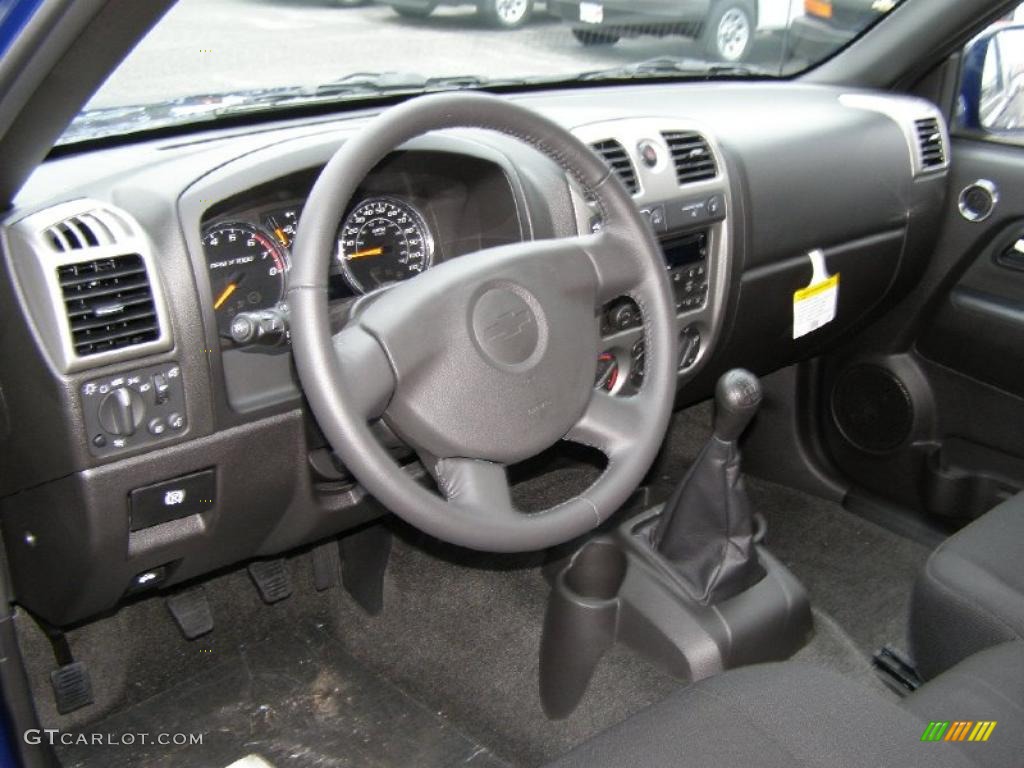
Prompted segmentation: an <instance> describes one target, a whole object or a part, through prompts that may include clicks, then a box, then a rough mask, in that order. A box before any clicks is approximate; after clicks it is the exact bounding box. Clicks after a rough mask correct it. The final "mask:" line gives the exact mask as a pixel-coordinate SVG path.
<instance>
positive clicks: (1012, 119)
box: [957, 4, 1024, 144]
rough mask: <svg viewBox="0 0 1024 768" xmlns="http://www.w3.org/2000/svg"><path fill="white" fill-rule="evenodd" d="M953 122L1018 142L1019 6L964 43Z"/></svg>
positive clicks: (1023, 101) (1023, 84)
mask: <svg viewBox="0 0 1024 768" xmlns="http://www.w3.org/2000/svg"><path fill="white" fill-rule="evenodd" d="M957 113H958V114H957V123H958V125H959V127H960V128H961V129H964V130H966V131H970V132H972V133H976V134H977V133H981V134H985V135H988V136H990V137H992V138H994V139H998V140H1001V141H1013V142H1016V143H1020V144H1024V4H1021V5H1020V6H1019V7H1018V8H1017V9H1016V10H1015V11H1014V12H1013V13H1010V14H1008V15H1007V16H1005V17H1004V18H1002V19H1000V20H999V21H997V22H996V23H995V24H993V25H992V26H990V27H989V28H988V29H986V30H985V31H984V32H982V33H981V34H980V35H978V36H977V37H976V38H974V40H972V41H971V42H970V43H968V45H967V48H966V50H965V51H964V65H963V73H962V76H961V83H960V99H959V102H958V105H957Z"/></svg>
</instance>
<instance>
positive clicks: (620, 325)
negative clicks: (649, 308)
mask: <svg viewBox="0 0 1024 768" xmlns="http://www.w3.org/2000/svg"><path fill="white" fill-rule="evenodd" d="M636 319H637V316H636V313H635V312H634V311H633V307H632V305H631V304H625V303H624V304H620V305H619V306H617V307H616V308H615V309H613V310H612V327H613V328H614V329H616V330H618V331H624V330H626V329H627V328H630V327H632V325H633V324H634V323H635V322H636Z"/></svg>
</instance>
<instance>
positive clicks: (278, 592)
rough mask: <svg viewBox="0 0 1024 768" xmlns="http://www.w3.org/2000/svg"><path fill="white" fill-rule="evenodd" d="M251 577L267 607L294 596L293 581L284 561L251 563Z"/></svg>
mask: <svg viewBox="0 0 1024 768" xmlns="http://www.w3.org/2000/svg"><path fill="white" fill-rule="evenodd" d="M249 576H251V577H252V581H253V583H254V584H255V585H256V589H258V590H259V593H260V597H261V598H263V602H264V603H266V604H267V605H271V604H272V603H276V602H278V601H280V600H284V599H285V598H286V597H290V596H291V594H292V579H291V576H289V575H288V568H287V566H286V565H285V561H284V560H257V561H255V562H253V563H249Z"/></svg>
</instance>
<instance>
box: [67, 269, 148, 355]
mask: <svg viewBox="0 0 1024 768" xmlns="http://www.w3.org/2000/svg"><path fill="white" fill-rule="evenodd" d="M57 279H58V281H59V283H60V289H61V293H62V294H63V298H64V308H65V311H66V313H67V319H68V328H69V330H70V331H71V344H72V346H73V347H74V350H75V354H76V355H78V356H79V357H86V356H89V355H96V354H99V353H101V352H110V351H113V350H116V349H124V348H126V347H134V346H137V345H139V344H145V343H147V342H151V341H156V340H157V339H158V338H159V337H160V322H159V319H158V317H157V311H156V304H155V302H154V301H153V291H152V288H151V287H150V284H149V276H148V275H147V273H146V264H145V262H144V261H143V260H142V257H141V256H140V255H138V254H130V255H125V256H114V257H111V258H105V259H97V260H95V261H83V262H79V263H77V264H65V265H63V266H60V267H57Z"/></svg>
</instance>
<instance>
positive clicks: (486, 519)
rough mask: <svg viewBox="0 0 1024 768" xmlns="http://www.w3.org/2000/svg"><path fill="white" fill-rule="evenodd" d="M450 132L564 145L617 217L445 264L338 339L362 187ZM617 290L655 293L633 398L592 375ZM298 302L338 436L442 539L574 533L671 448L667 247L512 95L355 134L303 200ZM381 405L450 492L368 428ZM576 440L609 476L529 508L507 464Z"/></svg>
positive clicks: (509, 546)
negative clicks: (422, 143)
mask: <svg viewBox="0 0 1024 768" xmlns="http://www.w3.org/2000/svg"><path fill="white" fill-rule="evenodd" d="M449 128H482V129H487V130H491V131H495V132H498V133H502V134H505V135H508V136H511V137H514V138H517V139H519V140H521V141H524V142H526V143H528V144H529V145H531V146H532V147H534V148H535V149H536V150H538V151H540V152H541V153H543V154H544V155H546V156H547V157H549V158H550V159H551V160H553V161H554V162H555V163H557V164H558V165H559V166H560V167H561V168H562V169H564V171H566V172H567V173H568V174H570V175H571V176H572V177H573V178H574V179H575V180H576V182H577V183H578V184H579V185H580V186H581V187H582V189H583V191H584V192H585V193H586V194H588V195H590V196H591V197H592V198H593V199H594V200H595V201H596V205H597V207H598V209H599V211H600V214H601V217H602V221H603V226H602V228H601V230H600V231H599V232H598V233H597V234H590V235H585V236H579V237H574V238H565V239H560V240H548V241H526V242H523V243H520V244H516V245H512V246H503V247H500V248H494V249H488V250H484V251H479V252H477V253H473V254H468V255H464V256H460V257H458V258H456V259H452V260H450V261H446V262H444V263H441V264H439V265H437V266H435V267H433V268H431V269H430V270H428V271H427V272H425V273H423V274H421V275H419V276H417V277H415V278H414V279H411V280H408V281H405V282H402V283H399V284H396V285H395V286H393V287H391V288H389V289H387V290H386V291H382V292H380V293H379V294H376V295H375V296H373V297H371V298H370V300H369V301H366V302H364V303H365V305H366V309H365V310H364V311H361V312H357V313H355V315H354V317H353V319H352V320H351V321H350V322H349V324H348V325H347V326H346V327H345V328H344V329H342V330H341V331H340V332H338V333H336V334H333V333H332V331H331V327H330V321H329V315H328V303H327V281H328V272H329V268H330V263H331V259H332V258H333V254H334V252H335V242H336V240H335V239H336V233H337V229H338V223H339V221H340V220H341V219H342V217H343V215H344V213H345V212H346V210H347V209H348V206H349V204H350V202H351V200H352V197H353V195H354V194H355V192H356V189H357V187H358V185H359V184H360V183H361V182H362V180H363V179H364V178H365V177H366V176H367V175H368V174H369V173H370V171H371V170H372V169H373V168H374V167H375V166H376V165H377V164H378V163H379V162H380V161H381V160H383V159H384V158H385V157H386V156H387V155H389V154H390V153H391V152H393V151H394V150H396V149H398V148H399V147H400V146H402V145H403V144H405V143H406V142H407V141H409V140H411V139H413V138H415V137H417V136H420V135H422V134H424V133H428V132H430V131H437V130H444V129H449ZM618 296H629V297H631V298H632V299H633V300H634V301H636V302H637V304H638V305H639V307H640V309H641V314H642V317H643V326H644V339H645V344H646V355H645V358H646V360H645V377H644V381H643V384H642V386H641V387H640V390H639V391H638V392H637V393H636V394H634V395H631V396H628V397H619V396H612V395H609V394H607V393H605V392H601V391H596V390H594V388H593V377H594V372H595V369H596V364H597V363H596V361H597V353H598V352H599V351H601V350H600V349H599V346H598V345H599V343H600V331H599V319H598V318H599V313H600V311H601V308H602V307H603V306H604V305H605V304H606V303H607V302H608V301H610V300H612V299H614V298H616V297H618ZM288 301H289V305H290V311H291V333H292V346H293V352H294V356H295V361H296V366H297V369H298V373H299V377H300V380H301V383H302V386H303V389H304V391H305V394H306V397H307V399H308V401H309V404H310V407H311V409H312V411H313V414H314V416H315V417H316V419H317V422H318V423H319V425H320V428H321V429H322V430H323V432H324V434H325V436H326V437H327V440H328V441H329V442H330V444H331V447H332V448H333V449H334V450H335V452H336V453H337V454H338V456H339V458H340V459H341V461H342V462H343V463H344V464H345V466H346V467H347V468H348V469H349V471H350V472H351V473H352V474H353V476H354V477H355V478H356V479H357V480H358V481H359V482H360V484H361V485H362V486H363V487H364V488H365V489H366V490H367V491H368V492H369V493H370V494H372V495H373V496H374V497H375V498H376V499H377V500H378V501H380V502H381V503H382V504H383V505H384V506H385V507H386V508H388V509H389V510H391V511H392V512H394V513H395V514H397V515H398V516H399V517H401V518H403V519H404V520H406V521H407V522H408V523H410V524H412V525H413V526H415V527H417V528H419V529H421V530H423V531H425V532H426V533H428V534H430V535H432V536H435V537H437V538H439V539H442V540H445V541H448V542H451V543H454V544H457V545H461V546H466V547H470V548H474V549H479V550H484V551H493V552H516V551H527V550H536V549H542V548H546V547H550V546H554V545H557V544H560V543H563V542H565V541H568V540H570V539H573V538H575V537H577V536H579V535H581V534H583V533H586V532H587V531H589V530H591V529H593V528H595V527H596V526H598V525H599V524H600V523H602V522H603V521H604V520H605V519H607V518H608V516H610V515H611V514H612V513H613V512H614V511H615V510H616V509H618V508H619V507H620V506H621V505H622V504H623V503H624V502H625V501H626V499H627V498H628V497H629V495H630V494H631V493H632V492H633V491H634V490H635V489H636V488H637V487H638V485H639V484H640V482H641V481H642V479H643V476H644V474H645V473H646V472H647V470H648V469H649V467H650V465H651V463H652V462H653V460H654V458H655V456H656V455H657V452H658V450H659V448H660V446H661V443H662V440H663V438H664V435H665V430H666V429H667V426H668V420H669V417H670V415H671V411H672V404H673V401H674V396H675V385H676V371H677V364H676V358H677V355H678V351H677V345H678V338H677V333H678V332H677V329H676V322H675V306H674V302H673V300H672V297H671V291H670V286H669V283H668V277H667V273H666V270H665V265H664V262H663V260H662V255H661V251H660V248H659V246H658V244H657V242H656V240H655V238H654V236H653V234H652V233H651V231H650V229H649V227H648V226H647V224H646V222H645V220H644V219H643V217H642V216H641V214H640V213H639V211H638V210H637V208H636V206H635V205H634V204H633V201H632V199H631V198H630V196H629V194H628V192H627V191H626V190H625V188H624V187H623V186H622V184H621V182H620V181H619V180H618V178H617V177H616V176H615V175H614V174H612V173H611V171H610V170H609V168H608V167H607V166H606V165H605V164H604V163H603V162H602V161H601V160H600V159H599V158H598V157H597V156H596V155H594V154H593V153H592V152H591V151H590V149H589V148H588V147H587V146H586V145H585V144H583V143H582V142H581V141H579V140H578V139H577V138H576V137H574V136H573V135H572V134H571V133H569V132H568V131H566V130H565V129H563V128H562V127H560V126H558V125H557V124H555V123H553V122H552V121H550V120H548V119H547V118H545V117H543V116H541V115H539V114H537V113H535V112H532V111H530V110H528V109H526V108H524V107H521V106H518V105H516V104H514V103H512V102H510V101H507V100H504V99H501V98H498V97H494V96H489V95H484V94H477V93H452V94H439V95H431V96H423V97H419V98H416V99H412V100H410V101H407V102H405V103H403V104H401V105H399V106H397V107H393V108H391V109H389V110H388V111H386V112H384V113H383V114H381V115H380V116H379V117H377V118H376V119H375V120H374V121H373V122H371V123H370V124H369V125H367V126H366V127H365V128H364V129H362V130H361V131H360V132H359V133H358V134H356V135H355V136H353V137H352V138H349V139H348V140H346V141H345V143H344V144H343V145H342V147H341V148H340V149H339V150H338V151H337V153H336V154H335V155H334V156H333V157H332V158H331V160H330V161H329V162H328V164H327V165H326V166H325V168H324V169H323V171H322V172H321V174H320V176H319V178H318V179H317V182H316V184H315V185H314V187H313V189H312V191H311V193H310V196H309V198H308V200H307V203H306V205H305V207H304V210H303V215H302V217H301V220H300V223H299V228H298V232H297V235H296V240H295V246H294V250H293V255H292V268H291V274H290V283H289V288H288ZM430 323H437V327H435V328H430V327H429V324H430ZM378 418H383V419H384V420H385V421H386V423H387V424H388V425H389V426H390V427H391V428H392V429H393V430H394V431H395V432H396V433H397V434H398V435H399V436H400V437H402V438H403V439H404V440H405V441H406V442H407V443H408V444H410V445H411V447H413V448H414V450H416V451H417V453H418V454H419V456H420V457H421V459H422V460H423V463H424V464H425V466H426V467H427V469H428V470H429V471H430V472H431V474H432V475H433V476H434V477H435V479H436V480H437V484H438V487H439V489H440V490H441V492H442V493H443V494H444V498H442V496H440V495H438V494H437V493H434V492H433V491H432V490H430V489H429V488H427V487H425V486H424V485H423V484H421V483H420V482H418V481H417V480H416V479H415V478H414V477H413V476H412V475H411V474H410V473H408V472H406V471H405V470H403V469H402V468H401V467H400V466H399V465H398V463H397V462H396V461H395V460H394V459H393V458H392V457H391V455H390V454H389V453H388V451H387V450H386V449H385V448H384V447H383V446H382V445H381V444H380V443H379V442H378V441H377V439H376V438H375V437H374V435H373V433H372V431H371V428H370V423H371V422H372V421H374V420H376V419H378ZM560 439H565V440H570V441H573V442H578V443H582V444H586V445H589V446H591V447H593V448H597V449H598V450H600V451H601V452H603V453H604V454H605V455H606V457H607V458H608V465H607V467H606V469H605V471H604V472H603V474H602V475H601V477H600V478H598V480H597V481H596V482H595V483H594V484H593V485H592V486H591V487H590V488H588V489H587V490H586V491H585V492H584V493H582V494H580V495H579V496H576V497H574V498H572V499H570V500H568V501H566V502H564V503H562V504H559V505H557V506H555V507H552V508H550V509H548V510H545V511H543V512H537V513H533V514H524V513H520V512H518V511H516V510H515V509H514V507H513V505H512V503H511V497H510V494H509V488H508V482H507V477H506V474H505V466H506V465H507V464H509V463H513V462H515V461H518V460H522V459H525V458H527V457H528V456H531V455H535V454H536V453H539V452H540V450H543V449H544V448H546V447H548V446H550V445H552V444H554V443H555V442H558V440H560Z"/></svg>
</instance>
